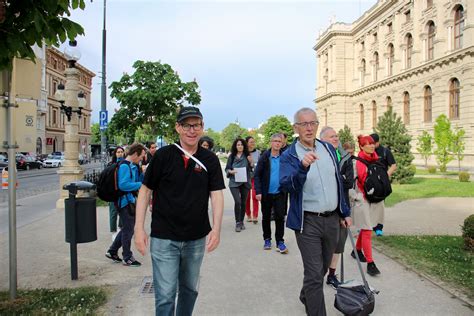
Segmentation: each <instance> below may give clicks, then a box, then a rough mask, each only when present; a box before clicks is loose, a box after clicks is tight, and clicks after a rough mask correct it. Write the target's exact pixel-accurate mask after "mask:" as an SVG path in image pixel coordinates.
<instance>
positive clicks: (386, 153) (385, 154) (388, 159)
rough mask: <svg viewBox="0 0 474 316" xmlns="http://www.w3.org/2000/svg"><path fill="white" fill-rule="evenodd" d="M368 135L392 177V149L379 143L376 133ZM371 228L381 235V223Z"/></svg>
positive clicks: (395, 167) (393, 170)
mask: <svg viewBox="0 0 474 316" xmlns="http://www.w3.org/2000/svg"><path fill="white" fill-rule="evenodd" d="M370 137H372V139H373V140H374V142H375V152H376V153H377V156H379V161H380V163H382V164H383V165H384V166H385V169H386V170H387V173H388V177H389V178H390V177H392V174H393V173H394V172H395V170H397V163H396V162H395V158H394V157H393V154H392V151H391V150H390V149H389V148H387V147H384V146H382V145H380V137H379V135H378V134H376V133H373V134H370ZM384 211H385V210H384ZM373 229H374V231H375V235H377V236H383V224H382V223H377V225H376V226H375V227H374V228H373Z"/></svg>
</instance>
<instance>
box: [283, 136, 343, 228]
mask: <svg viewBox="0 0 474 316" xmlns="http://www.w3.org/2000/svg"><path fill="white" fill-rule="evenodd" d="M297 141H298V139H296V140H295V141H294V142H293V144H291V146H290V148H288V150H286V151H285V152H283V154H282V155H281V158H280V188H282V189H283V190H285V191H286V192H288V193H290V208H289V210H288V216H287V219H286V227H288V228H290V229H293V230H299V231H301V232H302V231H303V212H304V210H303V186H304V184H305V182H306V176H307V174H308V171H309V168H308V169H306V168H305V167H304V166H303V164H302V163H301V161H300V159H299V158H298V154H297V153H296V148H295V146H296V142H297ZM317 142H318V143H319V144H321V145H322V146H324V148H326V150H327V151H328V152H329V155H330V156H331V159H332V161H333V164H334V169H335V171H336V172H335V176H336V179H337V188H338V203H337V211H338V213H339V216H341V217H342V218H345V217H348V216H350V214H351V210H350V207H349V206H348V204H347V202H346V200H345V197H344V192H343V190H344V187H343V185H342V179H341V175H340V172H339V164H338V161H337V156H336V151H335V150H334V147H333V146H332V145H330V144H329V143H326V142H323V141H321V140H319V139H317ZM310 168H311V166H310Z"/></svg>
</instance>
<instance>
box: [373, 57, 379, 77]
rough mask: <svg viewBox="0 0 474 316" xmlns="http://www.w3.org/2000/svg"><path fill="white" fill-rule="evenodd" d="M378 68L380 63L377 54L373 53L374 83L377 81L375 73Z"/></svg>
mask: <svg viewBox="0 0 474 316" xmlns="http://www.w3.org/2000/svg"><path fill="white" fill-rule="evenodd" d="M379 68H380V61H379V53H377V52H375V53H374V70H373V73H374V81H377V72H378V70H379Z"/></svg>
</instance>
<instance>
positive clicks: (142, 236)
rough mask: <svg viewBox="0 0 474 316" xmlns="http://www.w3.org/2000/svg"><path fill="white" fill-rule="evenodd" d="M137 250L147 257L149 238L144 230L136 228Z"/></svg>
mask: <svg viewBox="0 0 474 316" xmlns="http://www.w3.org/2000/svg"><path fill="white" fill-rule="evenodd" d="M134 234H135V248H137V250H138V252H139V253H141V254H142V256H144V255H145V253H146V249H147V248H148V236H147V234H146V232H145V230H144V229H143V228H137V227H136V226H135V233H134Z"/></svg>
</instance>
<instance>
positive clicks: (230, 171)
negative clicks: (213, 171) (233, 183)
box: [227, 169, 237, 174]
mask: <svg viewBox="0 0 474 316" xmlns="http://www.w3.org/2000/svg"><path fill="white" fill-rule="evenodd" d="M227 172H228V173H229V174H236V173H237V170H234V169H231V170H229V171H227Z"/></svg>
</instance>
